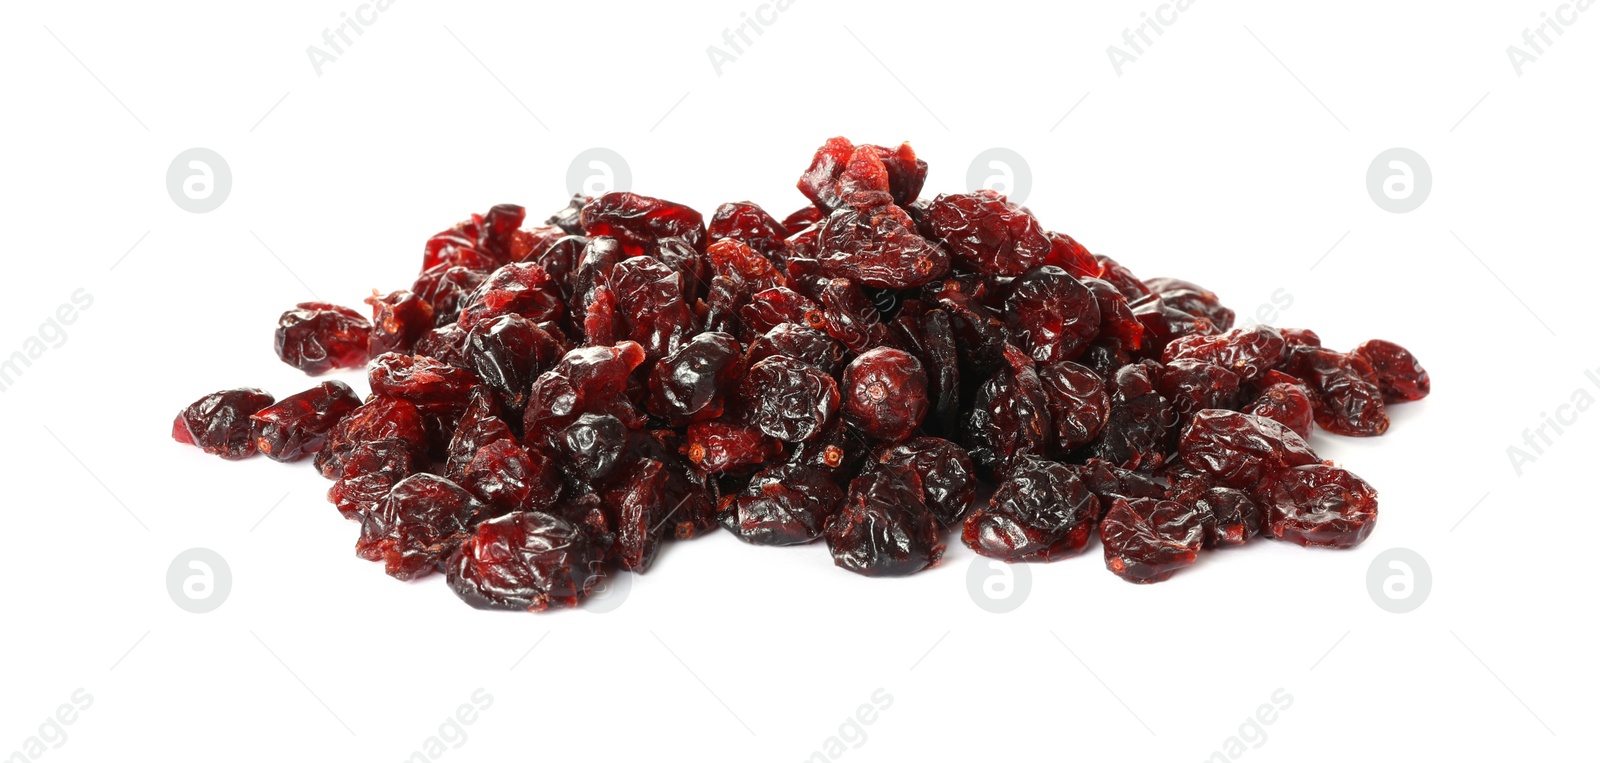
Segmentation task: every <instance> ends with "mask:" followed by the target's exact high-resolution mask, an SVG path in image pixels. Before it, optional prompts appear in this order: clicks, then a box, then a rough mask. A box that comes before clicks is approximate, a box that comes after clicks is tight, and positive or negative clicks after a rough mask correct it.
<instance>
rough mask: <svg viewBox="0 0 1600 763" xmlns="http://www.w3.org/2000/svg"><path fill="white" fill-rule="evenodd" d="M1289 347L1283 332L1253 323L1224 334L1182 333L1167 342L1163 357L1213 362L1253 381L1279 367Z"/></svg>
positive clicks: (1244, 378)
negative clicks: (1253, 324) (1180, 335)
mask: <svg viewBox="0 0 1600 763" xmlns="http://www.w3.org/2000/svg"><path fill="white" fill-rule="evenodd" d="M1286 349H1287V344H1286V343H1285V342H1284V341H1283V335H1282V334H1279V333H1278V330H1277V329H1275V328H1272V327H1271V326H1252V327H1250V328H1242V329H1233V330H1231V331H1226V332H1223V333H1221V334H1212V335H1204V334H1190V335H1188V336H1182V337H1178V338H1176V339H1174V340H1172V342H1171V343H1170V344H1168V345H1167V347H1166V350H1165V351H1163V352H1162V359H1163V360H1165V361H1166V362H1167V363H1172V362H1173V361H1178V360H1199V361H1204V362H1206V363H1212V364H1215V365H1219V366H1222V367H1223V368H1226V369H1228V370H1229V371H1232V372H1233V373H1235V374H1237V375H1238V376H1239V379H1240V380H1241V381H1246V382H1249V381H1254V380H1256V379H1259V378H1261V376H1262V375H1263V374H1265V373H1266V372H1268V371H1270V370H1272V369H1273V368H1275V367H1277V365H1278V364H1279V363H1280V362H1281V361H1282V360H1283V357H1284V352H1285V351H1286Z"/></svg>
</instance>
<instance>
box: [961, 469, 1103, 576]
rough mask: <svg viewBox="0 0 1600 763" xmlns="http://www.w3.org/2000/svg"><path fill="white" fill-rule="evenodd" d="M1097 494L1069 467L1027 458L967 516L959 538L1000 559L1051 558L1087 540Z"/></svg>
mask: <svg viewBox="0 0 1600 763" xmlns="http://www.w3.org/2000/svg"><path fill="white" fill-rule="evenodd" d="M1099 513H1100V508H1099V499H1098V498H1096V497H1095V495H1094V493H1092V492H1090V491H1089V488H1088V487H1086V486H1085V485H1084V484H1083V481H1082V480H1080V479H1078V475H1077V474H1076V473H1074V471H1073V470H1072V468H1071V467H1068V466H1066V465H1065V464H1059V463H1056V462H1054V461H1045V460H1043V459H1040V458H1034V457H1031V456H1030V457H1027V458H1025V459H1023V460H1022V462H1021V463H1019V464H1018V465H1017V467H1016V468H1015V469H1012V470H1011V474H1010V475H1009V476H1007V477H1006V480H1005V481H1004V482H1002V483H1000V487H999V488H998V489H996V490H995V492H994V496H993V497H991V498H990V499H989V505H988V507H987V508H981V509H978V510H977V511H975V512H973V513H972V516H969V517H967V521H966V523H965V525H963V527H962V530H961V542H962V543H965V544H967V547H968V548H971V549H972V550H973V551H976V552H978V553H979V554H982V555H984V556H989V557H993V558H995V559H1000V560H1002V561H1006V562H1024V561H1027V562H1053V561H1055V560H1057V559H1061V558H1063V557H1067V556H1071V555H1073V554H1076V553H1078V552H1080V551H1082V550H1083V549H1084V546H1086V545H1088V543H1089V538H1090V536H1092V535H1093V534H1094V522H1095V518H1096V517H1097V516H1098V515H1099Z"/></svg>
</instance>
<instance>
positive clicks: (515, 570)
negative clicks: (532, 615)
mask: <svg viewBox="0 0 1600 763" xmlns="http://www.w3.org/2000/svg"><path fill="white" fill-rule="evenodd" d="M592 543H593V542H592V541H591V539H590V538H589V537H588V535H587V534H586V533H585V532H584V531H583V530H582V529H580V528H579V527H577V526H575V525H573V524H571V523H570V522H567V521H565V520H562V519H558V518H556V517H554V516H551V515H549V514H544V513H540V512H535V511H519V512H513V513H511V514H507V515H505V516H503V517H497V518H495V519H490V520H488V521H485V522H481V523H479V524H478V526H477V528H476V529H475V530H474V531H473V533H472V535H470V536H468V537H467V539H466V540H465V541H464V542H463V543H462V544H461V547H460V548H458V549H457V550H456V552H455V553H454V554H452V555H451V556H450V558H449V560H448V561H447V562H446V580H447V582H448V583H449V585H450V589H451V590H452V591H455V594H456V596H459V597H461V600H462V601H465V602H466V603H468V604H470V605H472V606H473V607H475V608H478V609H508V610H526V611H529V612H542V611H544V610H546V609H550V608H552V607H575V606H577V605H578V602H579V600H581V599H582V598H583V597H585V596H588V594H589V592H590V591H591V590H592V589H593V588H594V586H595V585H596V584H597V583H598V582H599V575H598V571H599V570H600V560H599V559H597V558H596V556H595V553H594V551H595V550H594V548H593V545H592Z"/></svg>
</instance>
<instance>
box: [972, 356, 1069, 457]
mask: <svg viewBox="0 0 1600 763" xmlns="http://www.w3.org/2000/svg"><path fill="white" fill-rule="evenodd" d="M1005 359H1006V366H1005V367H1004V368H1001V369H1000V370H999V371H996V372H995V373H994V375H993V376H991V377H989V380H988V381H985V382H984V383H983V385H982V386H981V387H979V388H978V392H977V396H976V398H975V399H974V400H973V403H972V410H971V411H970V412H969V413H968V414H967V416H966V419H965V420H964V421H963V422H962V425H961V435H962V441H963V444H964V445H966V446H967V451H968V452H969V453H971V454H972V461H973V463H975V464H977V466H978V468H979V469H981V470H983V471H984V473H986V474H988V475H990V476H992V477H996V478H1003V477H1004V475H1005V473H1006V472H1007V471H1009V470H1010V469H1011V466H1012V464H1014V463H1015V462H1016V461H1017V459H1019V458H1021V457H1022V456H1025V455H1043V454H1044V453H1045V452H1046V451H1047V449H1048V447H1049V442H1050V436H1051V434H1052V427H1051V422H1050V410H1049V399H1048V397H1047V396H1046V395H1045V391H1044V387H1043V385H1042V384H1041V383H1040V382H1039V375H1038V374H1037V373H1035V372H1034V369H1033V361H1032V360H1031V359H1030V358H1029V357H1028V356H1027V355H1026V354H1025V353H1023V352H1022V351H1021V350H1019V349H1017V348H1015V347H1012V346H1011V345H1006V347H1005Z"/></svg>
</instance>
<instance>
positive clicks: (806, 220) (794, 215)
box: [783, 204, 827, 238]
mask: <svg viewBox="0 0 1600 763" xmlns="http://www.w3.org/2000/svg"><path fill="white" fill-rule="evenodd" d="M826 216H827V214H826V213H825V212H823V211H822V210H821V209H819V208H817V207H816V206H815V205H812V204H807V205H806V206H803V207H801V208H799V209H796V210H795V211H793V212H790V213H789V216H788V217H785V218H783V227H784V229H785V230H787V231H788V232H789V235H790V236H793V235H794V234H796V233H799V232H800V231H803V230H805V229H806V228H809V227H811V225H812V224H813V223H816V222H817V221H819V220H821V219H822V218H824V217H826ZM786 238H787V237H786Z"/></svg>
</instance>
